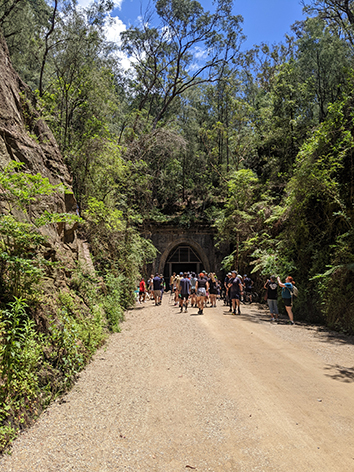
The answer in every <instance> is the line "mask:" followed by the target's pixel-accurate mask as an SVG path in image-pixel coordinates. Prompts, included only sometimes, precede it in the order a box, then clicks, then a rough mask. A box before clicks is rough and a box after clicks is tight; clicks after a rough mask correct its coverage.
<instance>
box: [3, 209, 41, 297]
mask: <svg viewBox="0 0 354 472" xmlns="http://www.w3.org/2000/svg"><path fill="white" fill-rule="evenodd" d="M44 240H45V238H44V237H43V236H42V235H41V234H39V233H38V232H37V231H36V230H35V229H34V228H33V226H32V225H30V224H28V223H21V222H19V221H17V220H16V219H15V218H14V217H13V216H11V215H0V293H1V294H2V296H5V297H10V298H11V297H12V296H17V297H19V296H25V295H29V294H31V293H33V290H34V287H35V286H36V284H37V283H38V281H39V280H40V278H41V277H42V276H43V274H44V267H45V264H47V262H46V261H44V260H43V259H42V258H41V257H40V256H39V255H38V250H39V248H40V245H41V244H42V243H43V242H44Z"/></svg>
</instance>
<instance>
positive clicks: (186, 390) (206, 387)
mask: <svg viewBox="0 0 354 472" xmlns="http://www.w3.org/2000/svg"><path fill="white" fill-rule="evenodd" d="M196 313H197V310H196V309H189V311H188V313H179V310H178V308H176V307H174V306H173V305H172V304H171V303H170V302H169V300H168V297H166V298H165V299H164V301H163V304H162V306H158V307H155V306H153V305H152V303H151V302H147V303H145V304H143V305H137V307H136V308H135V309H134V310H131V311H130V312H129V313H128V314H127V321H126V322H125V323H124V324H123V326H122V333H119V334H116V335H113V336H112V337H111V339H110V342H109V344H108V346H106V347H105V348H104V349H102V350H101V351H100V352H98V353H97V355H96V356H95V359H94V361H93V362H92V363H91V364H90V365H89V366H88V367H87V369H86V370H85V372H83V373H82V374H81V378H80V379H79V381H78V383H77V384H76V385H75V387H74V388H73V390H72V391H71V392H70V393H69V394H68V395H66V396H65V397H64V398H63V399H62V401H61V402H59V401H58V402H56V403H55V404H53V405H52V406H51V407H50V408H48V410H47V411H46V412H45V413H44V414H43V415H42V416H41V418H40V419H39V420H38V422H37V423H36V425H35V426H34V427H33V428H31V429H29V430H28V431H26V432H25V433H23V434H21V436H20V437H19V438H18V440H17V441H16V442H15V444H14V447H13V452H12V455H11V456H6V457H4V458H2V459H1V460H0V471H2V472H10V471H12V472H19V471H21V472H32V471H33V472H34V471H36V472H52V471H53V472H54V471H55V472H59V471H60V472H66V471H79V472H91V471H97V472H106V471H107V472H108V471H140V470H141V471H147V472H149V471H159V472H160V471H161V472H180V471H181V472H182V471H186V470H197V471H220V472H224V471H245V472H249V471H282V472H284V471H286V472H288V471H299V472H309V471H319V472H323V471H329V472H335V471H340V472H345V471H353V470H354V368H353V366H354V345H353V342H352V340H351V339H348V338H341V337H339V336H336V335H334V334H333V333H332V334H331V333H328V332H326V331H321V330H320V329H317V328H314V327H306V326H299V325H297V326H289V325H286V324H285V319H284V322H283V323H279V324H272V323H271V322H270V321H269V317H268V316H267V315H266V311H265V310H261V309H260V308H259V307H257V306H253V305H251V307H247V308H245V307H243V308H242V315H241V316H234V315H231V314H229V313H228V311H227V310H226V309H225V308H224V307H223V306H221V305H220V306H218V307H217V308H207V309H206V310H204V315H203V316H198V315H197V314H196Z"/></svg>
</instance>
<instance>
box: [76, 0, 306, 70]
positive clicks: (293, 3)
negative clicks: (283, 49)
mask: <svg viewBox="0 0 354 472" xmlns="http://www.w3.org/2000/svg"><path fill="white" fill-rule="evenodd" d="M91 2H92V0H78V4H79V6H82V7H87V6H88V4H89V3H91ZM199 2H200V3H201V5H202V6H203V8H204V9H205V10H210V11H213V4H212V0H199ZM148 4H149V0H115V5H116V8H115V9H114V10H113V12H112V17H113V21H112V24H111V25H110V26H109V27H106V37H107V39H108V40H109V41H114V42H117V43H118V44H119V43H120V33H121V32H122V31H125V30H126V29H127V28H128V27H129V26H131V25H138V24H139V20H138V18H139V17H140V16H141V13H142V12H145V10H146V8H147V6H148ZM153 5H154V0H150V6H153ZM233 14H235V15H242V16H243V18H244V23H243V32H244V34H245V35H246V36H247V40H246V42H245V43H244V45H243V47H242V49H243V50H247V49H250V48H252V46H253V45H254V44H260V43H261V42H265V43H268V44H269V45H272V44H273V43H278V42H280V41H282V40H283V39H284V36H285V34H286V33H291V30H290V26H291V25H292V24H293V23H294V22H295V21H297V20H302V19H304V16H303V15H302V5H301V4H300V0H234V10H233ZM118 55H119V57H120V58H121V61H122V66H123V68H125V69H128V68H129V67H130V65H131V62H130V60H129V59H128V58H127V57H126V56H125V55H124V54H123V53H119V54H118Z"/></svg>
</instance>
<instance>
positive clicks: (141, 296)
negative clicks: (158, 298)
mask: <svg viewBox="0 0 354 472" xmlns="http://www.w3.org/2000/svg"><path fill="white" fill-rule="evenodd" d="M145 296H146V284H145V280H144V277H142V278H141V281H140V284H139V302H140V303H141V300H142V301H143V302H145Z"/></svg>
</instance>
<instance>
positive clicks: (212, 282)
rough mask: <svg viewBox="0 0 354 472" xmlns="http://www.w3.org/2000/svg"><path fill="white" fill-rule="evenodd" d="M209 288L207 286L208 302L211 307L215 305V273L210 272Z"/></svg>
mask: <svg viewBox="0 0 354 472" xmlns="http://www.w3.org/2000/svg"><path fill="white" fill-rule="evenodd" d="M209 284H210V288H209V297H210V303H211V306H212V307H216V297H217V294H218V283H217V280H216V278H215V274H211V276H210V282H209Z"/></svg>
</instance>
